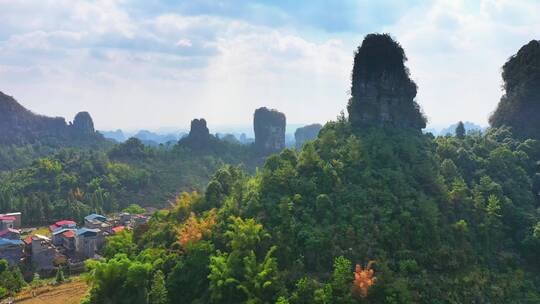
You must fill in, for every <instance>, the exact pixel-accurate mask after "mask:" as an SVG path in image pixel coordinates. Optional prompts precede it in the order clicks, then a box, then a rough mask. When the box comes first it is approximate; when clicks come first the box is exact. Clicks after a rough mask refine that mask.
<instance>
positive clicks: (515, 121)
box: [489, 40, 540, 139]
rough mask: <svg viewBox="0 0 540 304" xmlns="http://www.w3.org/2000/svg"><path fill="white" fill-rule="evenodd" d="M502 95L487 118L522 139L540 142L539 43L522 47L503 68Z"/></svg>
mask: <svg viewBox="0 0 540 304" xmlns="http://www.w3.org/2000/svg"><path fill="white" fill-rule="evenodd" d="M502 78H503V81H504V90H505V94H504V95H503V96H502V97H501V101H500V102H499V105H498V106H497V110H496V111H495V112H494V113H493V115H492V116H491V117H490V119H489V122H490V124H491V126H492V127H501V126H508V127H511V128H512V132H513V133H514V134H515V135H517V136H519V137H521V138H534V139H540V41H538V40H532V41H531V42H529V43H528V44H526V45H524V46H523V47H522V48H521V49H520V50H519V51H518V52H517V54H515V55H514V56H512V57H510V59H509V60H508V61H507V62H506V63H505V64H504V66H503V73H502Z"/></svg>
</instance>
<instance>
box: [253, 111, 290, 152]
mask: <svg viewBox="0 0 540 304" xmlns="http://www.w3.org/2000/svg"><path fill="white" fill-rule="evenodd" d="M285 127H286V118H285V114H283V113H281V112H279V111H277V110H269V109H267V108H265V107H262V108H259V109H257V110H255V114H254V118H253V128H254V131H255V149H256V150H257V152H258V153H260V154H264V155H268V154H271V153H275V152H279V151H281V150H283V149H284V148H285Z"/></svg>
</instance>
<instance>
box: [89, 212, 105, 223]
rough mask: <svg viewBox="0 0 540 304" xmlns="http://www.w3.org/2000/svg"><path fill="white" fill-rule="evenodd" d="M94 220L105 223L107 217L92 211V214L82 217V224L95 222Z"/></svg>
mask: <svg viewBox="0 0 540 304" xmlns="http://www.w3.org/2000/svg"><path fill="white" fill-rule="evenodd" d="M96 221H99V222H102V223H105V222H107V217H105V216H103V215H101V214H96V213H92V214H90V215H87V216H85V217H84V224H85V225H86V224H87V223H89V224H92V223H95V222H96Z"/></svg>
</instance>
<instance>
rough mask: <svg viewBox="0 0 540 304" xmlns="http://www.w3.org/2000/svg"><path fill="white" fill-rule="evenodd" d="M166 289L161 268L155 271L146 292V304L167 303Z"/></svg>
mask: <svg viewBox="0 0 540 304" xmlns="http://www.w3.org/2000/svg"><path fill="white" fill-rule="evenodd" d="M167 303H168V298H167V289H166V288H165V277H164V276H163V272H162V271H161V270H158V271H156V273H155V274H154V277H153V279H152V287H151V288H150V292H149V293H148V304H167Z"/></svg>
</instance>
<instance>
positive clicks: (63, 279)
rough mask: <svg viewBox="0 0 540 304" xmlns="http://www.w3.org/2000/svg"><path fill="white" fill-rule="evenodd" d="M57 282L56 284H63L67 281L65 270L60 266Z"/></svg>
mask: <svg viewBox="0 0 540 304" xmlns="http://www.w3.org/2000/svg"><path fill="white" fill-rule="evenodd" d="M55 281H56V283H63V282H64V281H65V278H64V270H62V266H59V267H58V269H57V270H56V278H55Z"/></svg>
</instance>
